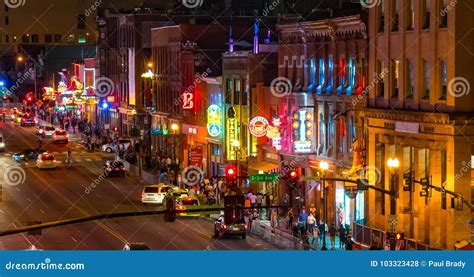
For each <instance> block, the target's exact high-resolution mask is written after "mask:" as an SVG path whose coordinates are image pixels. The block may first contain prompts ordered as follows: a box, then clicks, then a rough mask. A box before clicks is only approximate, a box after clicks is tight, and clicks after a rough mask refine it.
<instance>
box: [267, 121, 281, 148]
mask: <svg viewBox="0 0 474 277" xmlns="http://www.w3.org/2000/svg"><path fill="white" fill-rule="evenodd" d="M280 128H281V121H280V119H279V118H274V119H273V120H272V125H269V126H268V128H267V137H268V138H269V139H271V140H272V146H273V147H275V149H276V150H281V133H280Z"/></svg>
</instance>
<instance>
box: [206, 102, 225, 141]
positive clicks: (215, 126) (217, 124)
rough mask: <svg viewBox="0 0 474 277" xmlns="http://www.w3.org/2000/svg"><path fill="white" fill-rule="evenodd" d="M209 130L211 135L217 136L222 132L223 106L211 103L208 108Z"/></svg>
mask: <svg viewBox="0 0 474 277" xmlns="http://www.w3.org/2000/svg"><path fill="white" fill-rule="evenodd" d="M207 131H208V133H209V135H210V136H211V137H217V136H219V135H220V134H221V132H222V121H221V108H220V107H219V106H218V105H210V106H209V108H208V109H207Z"/></svg>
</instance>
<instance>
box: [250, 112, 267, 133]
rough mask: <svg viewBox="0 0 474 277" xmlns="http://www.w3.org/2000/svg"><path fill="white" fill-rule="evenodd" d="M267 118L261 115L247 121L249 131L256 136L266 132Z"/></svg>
mask: <svg viewBox="0 0 474 277" xmlns="http://www.w3.org/2000/svg"><path fill="white" fill-rule="evenodd" d="M268 126H269V124H268V120H267V119H266V118H264V117H262V116H256V117H254V118H252V120H250V122H249V130H250V133H251V134H252V135H254V136H256V137H258V138H261V137H264V136H265V135H266V134H267V128H268Z"/></svg>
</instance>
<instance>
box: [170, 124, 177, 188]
mask: <svg viewBox="0 0 474 277" xmlns="http://www.w3.org/2000/svg"><path fill="white" fill-rule="evenodd" d="M178 129H179V126H178V124H176V123H172V124H171V130H172V131H173V164H174V163H176V164H175V165H174V180H173V184H174V185H177V182H178V181H177V180H178V169H179V165H178V162H177V161H176V156H177V155H176V151H177V149H176V148H177V142H176V136H177V131H178Z"/></svg>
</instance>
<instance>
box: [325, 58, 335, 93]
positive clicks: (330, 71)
mask: <svg viewBox="0 0 474 277" xmlns="http://www.w3.org/2000/svg"><path fill="white" fill-rule="evenodd" d="M333 86H334V59H333V58H329V61H328V85H327V93H328V94H330V93H331V91H332V87H333Z"/></svg>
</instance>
